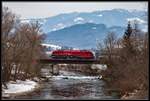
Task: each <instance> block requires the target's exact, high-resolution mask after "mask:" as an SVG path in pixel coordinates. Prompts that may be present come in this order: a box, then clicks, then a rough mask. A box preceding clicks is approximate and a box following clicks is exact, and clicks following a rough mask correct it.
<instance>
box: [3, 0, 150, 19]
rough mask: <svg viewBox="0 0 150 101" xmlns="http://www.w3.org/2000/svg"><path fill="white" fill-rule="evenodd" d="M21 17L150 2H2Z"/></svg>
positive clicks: (140, 7)
mask: <svg viewBox="0 0 150 101" xmlns="http://www.w3.org/2000/svg"><path fill="white" fill-rule="evenodd" d="M2 6H5V7H9V8H10V9H11V11H12V12H14V13H16V14H17V15H19V16H20V17H21V19H31V18H46V17H51V16H55V15H58V14H61V13H70V12H92V11H97V10H110V9H116V8H121V9H127V10H133V9H135V10H147V9H148V2H137V1H136V2H2Z"/></svg>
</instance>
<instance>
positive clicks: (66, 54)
mask: <svg viewBox="0 0 150 101" xmlns="http://www.w3.org/2000/svg"><path fill="white" fill-rule="evenodd" d="M51 56H52V58H55V59H94V55H93V53H92V52H91V51H88V50H55V51H53V52H52V55H51Z"/></svg>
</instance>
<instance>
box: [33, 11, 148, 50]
mask: <svg viewBox="0 0 150 101" xmlns="http://www.w3.org/2000/svg"><path fill="white" fill-rule="evenodd" d="M134 20H136V21H138V23H139V28H140V29H142V30H144V31H147V30H148V24H147V12H146V11H137V10H133V11H129V10H125V9H112V10H102V11H100V10H99V11H93V12H80V13H79V12H72V13H65V14H59V15H56V16H53V17H48V18H43V19H39V20H38V21H39V22H40V23H41V25H42V28H41V29H42V30H43V32H44V33H46V35H47V37H46V40H45V43H50V44H55V45H60V46H68V47H75V48H83V49H89V48H96V43H97V40H98V41H102V40H103V39H104V38H105V37H106V35H107V33H108V32H114V33H115V34H116V35H117V37H121V36H122V35H123V33H124V31H125V29H126V27H127V23H128V21H131V22H133V21H134ZM30 21H34V19H32V20H30Z"/></svg>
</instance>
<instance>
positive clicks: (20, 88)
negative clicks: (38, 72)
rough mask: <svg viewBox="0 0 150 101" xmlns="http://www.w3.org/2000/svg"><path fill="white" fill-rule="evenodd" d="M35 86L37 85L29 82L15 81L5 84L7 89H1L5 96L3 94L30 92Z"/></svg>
mask: <svg viewBox="0 0 150 101" xmlns="http://www.w3.org/2000/svg"><path fill="white" fill-rule="evenodd" d="M36 85H37V83H36V82H34V81H31V80H26V81H20V80H16V82H15V83H14V82H12V81H10V82H8V83H7V86H8V89H3V94H4V96H5V94H6V95H7V94H16V93H23V92H27V91H31V90H33V89H34V88H35V86H36Z"/></svg>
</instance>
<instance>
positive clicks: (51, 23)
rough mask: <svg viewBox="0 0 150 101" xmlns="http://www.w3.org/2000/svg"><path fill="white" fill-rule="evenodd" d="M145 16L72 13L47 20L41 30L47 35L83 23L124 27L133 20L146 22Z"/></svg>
mask: <svg viewBox="0 0 150 101" xmlns="http://www.w3.org/2000/svg"><path fill="white" fill-rule="evenodd" d="M146 16H147V12H146V11H137V10H133V11H128V10H124V9H112V10H103V11H94V12H86V13H85V12H81V13H79V12H73V13H66V14H59V15H57V16H53V17H49V18H47V19H46V21H45V23H44V24H43V26H42V29H43V31H44V32H45V33H47V32H51V31H56V30H60V29H63V28H66V27H70V26H72V25H75V24H84V23H95V24H105V25H106V26H107V27H112V26H121V27H125V26H126V25H127V21H128V20H133V19H134V18H136V19H137V20H138V21H142V22H146ZM142 24H143V23H142Z"/></svg>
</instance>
